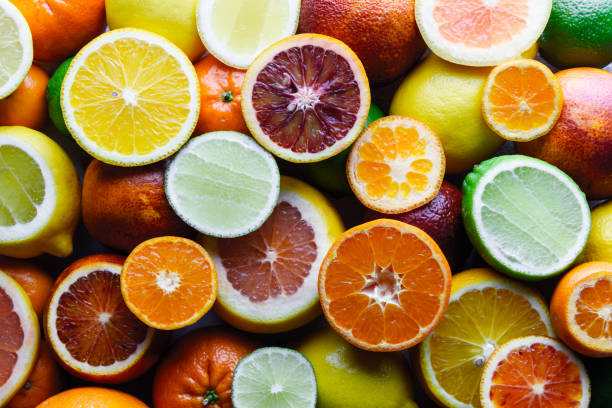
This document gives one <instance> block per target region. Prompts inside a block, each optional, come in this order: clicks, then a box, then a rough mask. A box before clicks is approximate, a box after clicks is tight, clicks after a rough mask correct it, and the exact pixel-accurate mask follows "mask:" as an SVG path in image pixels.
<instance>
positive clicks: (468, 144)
mask: <svg viewBox="0 0 612 408" xmlns="http://www.w3.org/2000/svg"><path fill="white" fill-rule="evenodd" d="M489 72H490V69H489V68H474V67H464V66H461V65H456V64H453V63H450V62H446V61H444V60H442V59H440V58H438V57H437V56H436V55H434V54H431V55H429V56H428V57H427V58H425V60H424V61H423V62H422V63H421V64H420V65H419V66H417V67H416V68H415V69H414V70H412V71H411V72H410V74H408V76H407V77H406V79H405V80H404V81H403V82H402V84H401V85H400V87H399V89H398V90H397V92H396V93H395V95H394V96H393V101H392V103H391V111H390V112H391V115H400V116H410V117H412V118H414V119H416V120H420V121H421V122H423V123H424V124H426V125H427V126H429V127H430V128H431V129H432V130H433V131H434V133H436V134H437V135H438V137H439V138H440V140H441V141H442V146H443V147H444V155H445V156H446V172H447V173H461V172H464V171H469V170H471V169H472V167H473V166H474V164H476V163H479V162H481V161H482V160H485V159H488V158H489V157H491V156H492V155H493V154H494V153H495V152H496V151H497V150H498V149H499V148H500V147H501V145H502V144H503V139H502V138H500V137H499V136H497V135H496V134H495V133H494V132H493V131H492V130H491V129H489V127H488V126H487V124H486V122H485V121H484V119H483V117H482V94H483V90H484V86H485V82H486V80H487V77H488V75H489Z"/></svg>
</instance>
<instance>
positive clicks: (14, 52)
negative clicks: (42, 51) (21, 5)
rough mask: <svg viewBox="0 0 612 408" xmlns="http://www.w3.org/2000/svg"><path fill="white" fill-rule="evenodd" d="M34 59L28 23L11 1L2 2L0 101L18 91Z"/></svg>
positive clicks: (4, 0)
mask: <svg viewBox="0 0 612 408" xmlns="http://www.w3.org/2000/svg"><path fill="white" fill-rule="evenodd" d="M33 58H34V49H33V47H32V33H31V32H30V27H29V26H28V22H27V21H26V19H25V18H24V17H23V15H22V14H21V13H20V12H19V10H18V9H17V7H15V6H14V5H13V4H12V3H11V2H10V1H8V0H0V99H2V98H4V97H6V96H8V95H9V94H11V93H12V92H13V91H14V90H15V89H17V87H18V86H19V85H20V84H21V82H22V81H23V79H24V78H25V77H26V75H27V74H28V71H29V70H30V67H31V66H32V60H33Z"/></svg>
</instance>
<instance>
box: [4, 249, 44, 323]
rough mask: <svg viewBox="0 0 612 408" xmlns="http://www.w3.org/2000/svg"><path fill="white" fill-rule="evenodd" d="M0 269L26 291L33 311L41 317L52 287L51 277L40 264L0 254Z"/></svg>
mask: <svg viewBox="0 0 612 408" xmlns="http://www.w3.org/2000/svg"><path fill="white" fill-rule="evenodd" d="M0 271H2V272H4V273H6V274H7V275H8V276H10V277H11V278H13V279H15V281H17V283H18V284H19V286H21V287H22V288H23V290H24V291H25V293H27V295H28V298H30V302H31V303H32V307H33V308H34V312H36V315H37V316H38V318H39V319H40V318H42V312H43V309H44V308H45V306H46V305H47V300H48V299H49V295H50V294H51V288H52V287H53V279H51V276H49V274H48V273H47V272H45V271H44V270H43V269H42V268H41V267H40V266H38V265H37V264H35V263H34V262H32V261H26V260H23V259H12V258H8V257H5V256H2V255H0Z"/></svg>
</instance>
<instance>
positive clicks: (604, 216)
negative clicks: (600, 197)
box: [578, 201, 612, 262]
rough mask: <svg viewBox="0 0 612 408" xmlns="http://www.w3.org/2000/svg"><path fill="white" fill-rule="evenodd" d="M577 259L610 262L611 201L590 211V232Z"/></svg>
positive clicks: (611, 257) (611, 247) (611, 232)
mask: <svg viewBox="0 0 612 408" xmlns="http://www.w3.org/2000/svg"><path fill="white" fill-rule="evenodd" d="M578 259H579V260H580V261H582V262H590V261H602V262H612V201H609V202H607V203H604V204H601V205H599V206H597V207H595V208H594V209H593V210H592V211H591V232H590V233H589V238H588V239H587V243H586V246H585V247H584V251H582V254H580V256H579V257H578Z"/></svg>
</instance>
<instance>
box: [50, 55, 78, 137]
mask: <svg viewBox="0 0 612 408" xmlns="http://www.w3.org/2000/svg"><path fill="white" fill-rule="evenodd" d="M72 59H73V58H72V57H70V58H68V59H67V60H66V61H64V62H62V63H61V64H60V66H59V67H57V69H56V70H55V72H54V73H53V75H52V76H51V79H50V80H49V83H48V84H47V94H46V97H47V105H48V106H49V118H50V119H51V122H52V123H53V125H54V126H55V128H56V129H57V130H59V131H60V132H61V133H62V134H64V135H66V136H70V131H69V130H68V128H67V127H66V122H64V114H63V113H62V104H61V94H62V83H63V82H64V77H65V76H66V72H68V67H70V63H71V62H72Z"/></svg>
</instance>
